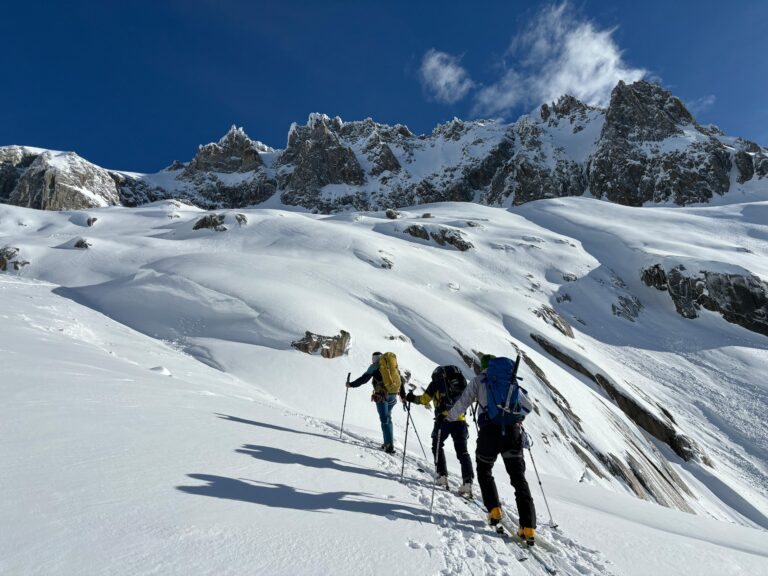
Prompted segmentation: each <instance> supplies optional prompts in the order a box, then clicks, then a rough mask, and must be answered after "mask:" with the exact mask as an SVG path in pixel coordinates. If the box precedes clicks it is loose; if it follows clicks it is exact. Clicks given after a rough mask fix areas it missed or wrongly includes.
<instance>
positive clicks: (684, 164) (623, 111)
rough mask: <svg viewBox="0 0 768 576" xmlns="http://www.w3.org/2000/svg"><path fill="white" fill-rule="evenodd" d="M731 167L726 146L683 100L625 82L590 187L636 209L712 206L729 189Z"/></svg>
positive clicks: (615, 96)
mask: <svg viewBox="0 0 768 576" xmlns="http://www.w3.org/2000/svg"><path fill="white" fill-rule="evenodd" d="M731 165H732V160H731V154H730V152H729V151H728V150H727V148H726V146H725V145H724V144H723V143H722V142H721V141H720V140H719V139H718V138H716V137H715V136H711V135H709V134H708V133H707V131H705V130H703V129H702V128H701V127H700V126H699V125H698V124H697V123H696V121H695V119H694V118H693V116H692V115H691V113H690V112H689V111H688V110H687V109H686V108H685V105H683V103H682V102H681V101H680V99H679V98H676V97H675V96H673V95H672V94H671V93H670V92H668V91H667V90H664V89H663V88H661V87H660V86H657V85H654V84H650V83H648V82H644V81H640V82H635V83H634V84H631V85H627V84H625V83H624V82H619V84H618V85H617V86H616V88H615V89H614V90H613V93H612V95H611V101H610V105H609V106H608V109H607V110H606V113H605V124H604V125H603V129H602V133H601V135H600V140H599V142H598V145H597V148H596V151H595V153H594V154H593V156H592V158H591V159H590V162H589V169H588V176H589V188H590V191H591V192H592V194H593V195H594V196H596V197H598V198H605V199H607V200H610V201H612V202H618V203H620V204H628V205H630V206H640V205H642V204H643V203H645V202H666V201H672V202H674V203H676V204H680V205H683V204H689V203H692V202H706V201H708V200H710V199H711V198H712V197H713V196H715V195H722V194H725V193H726V192H727V191H728V190H729V187H730V170H731Z"/></svg>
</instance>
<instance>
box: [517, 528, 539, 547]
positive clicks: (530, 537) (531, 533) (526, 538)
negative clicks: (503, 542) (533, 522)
mask: <svg viewBox="0 0 768 576" xmlns="http://www.w3.org/2000/svg"><path fill="white" fill-rule="evenodd" d="M517 537H518V538H520V540H522V541H523V542H525V544H526V545H527V546H528V547H529V548H530V547H531V546H533V545H534V544H535V542H536V530H535V529H533V528H523V527H522V526H521V527H520V528H518V529H517Z"/></svg>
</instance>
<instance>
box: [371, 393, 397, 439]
mask: <svg viewBox="0 0 768 576" xmlns="http://www.w3.org/2000/svg"><path fill="white" fill-rule="evenodd" d="M395 404H397V394H389V395H388V396H386V397H385V398H384V400H382V401H381V402H376V411H377V412H378V413H379V421H380V422H381V433H382V434H383V435H384V444H394V443H395V439H394V434H393V433H392V408H394V407H395Z"/></svg>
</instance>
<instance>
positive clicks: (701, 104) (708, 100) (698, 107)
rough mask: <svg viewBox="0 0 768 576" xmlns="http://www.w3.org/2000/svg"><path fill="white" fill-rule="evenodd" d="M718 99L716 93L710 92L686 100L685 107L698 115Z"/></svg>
mask: <svg viewBox="0 0 768 576" xmlns="http://www.w3.org/2000/svg"><path fill="white" fill-rule="evenodd" d="M716 101H717V97H716V96H715V95H714V94H709V95H707V96H702V97H701V98H696V99H695V100H691V101H690V102H686V103H685V107H686V108H688V111H689V112H690V113H691V114H693V115H694V116H697V115H699V114H701V113H702V112H706V111H707V110H708V109H709V108H711V107H712V105H713V104H714V103H715V102H716Z"/></svg>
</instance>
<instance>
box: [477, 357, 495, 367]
mask: <svg viewBox="0 0 768 576" xmlns="http://www.w3.org/2000/svg"><path fill="white" fill-rule="evenodd" d="M494 358H496V356H494V355H493V354H483V356H482V358H480V368H482V369H483V370H485V369H486V368H488V363H489V362H490V361H491V360H493V359H494Z"/></svg>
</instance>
